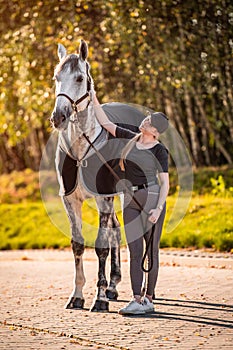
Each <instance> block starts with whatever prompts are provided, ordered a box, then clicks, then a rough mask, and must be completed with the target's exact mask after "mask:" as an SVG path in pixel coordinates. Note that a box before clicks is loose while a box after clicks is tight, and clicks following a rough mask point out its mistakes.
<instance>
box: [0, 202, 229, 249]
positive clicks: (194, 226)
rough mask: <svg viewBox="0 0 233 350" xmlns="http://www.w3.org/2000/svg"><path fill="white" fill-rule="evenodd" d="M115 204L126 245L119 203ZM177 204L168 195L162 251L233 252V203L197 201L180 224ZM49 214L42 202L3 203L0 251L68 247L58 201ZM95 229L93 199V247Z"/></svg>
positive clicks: (87, 208)
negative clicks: (164, 248)
mask: <svg viewBox="0 0 233 350" xmlns="http://www.w3.org/2000/svg"><path fill="white" fill-rule="evenodd" d="M115 202H116V203H115V208H116V212H117V214H118V218H119V220H120V222H121V226H122V233H123V234H122V244H125V237H124V232H123V225H122V216H121V211H120V203H119V200H116V201H115ZM175 204H176V196H175V195H173V196H169V198H168V201H167V215H166V221H165V225H164V230H163V234H162V239H161V247H177V248H213V249H215V250H219V251H233V211H232V198H224V197H223V198H221V197H215V196H212V195H202V196H195V197H193V198H192V199H191V202H190V204H189V206H188V210H187V213H186V215H185V216H184V218H183V219H182V220H181V217H182V216H181V217H180V216H179V211H178V210H176V211H175V213H176V214H177V213H178V217H177V215H174V206H175ZM46 210H47V212H46ZM46 210H45V207H44V205H43V203H42V202H41V201H36V202H24V203H16V204H1V206H0V217H1V222H0V249H26V248H34V249H35V248H63V247H67V246H70V232H69V223H68V219H67V217H66V214H65V212H64V209H63V206H62V204H61V202H60V199H59V198H58V199H57V201H54V202H51V203H48V204H47V205H46ZM48 214H49V215H48ZM51 219H52V221H51ZM97 228H98V214H97V210H96V205H95V202H94V200H93V199H91V200H88V201H86V202H85V203H84V206H83V235H84V238H85V242H86V245H87V246H89V247H93V246H94V242H95V238H96V234H97Z"/></svg>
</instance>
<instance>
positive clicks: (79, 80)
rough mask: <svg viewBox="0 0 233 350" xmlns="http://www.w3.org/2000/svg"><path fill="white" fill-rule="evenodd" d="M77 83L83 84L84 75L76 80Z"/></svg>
mask: <svg viewBox="0 0 233 350" xmlns="http://www.w3.org/2000/svg"><path fill="white" fill-rule="evenodd" d="M76 81H77V83H81V82H82V81H83V77H82V75H79V76H78V77H77V79H76Z"/></svg>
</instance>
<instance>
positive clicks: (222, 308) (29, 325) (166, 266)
mask: <svg viewBox="0 0 233 350" xmlns="http://www.w3.org/2000/svg"><path fill="white" fill-rule="evenodd" d="M160 257H161V259H160V260H161V268H160V273H159V279H158V285H157V299H156V301H155V308H156V312H155V313H154V314H150V315H147V316H137V317H136V316H134V317H133V316H130V317H126V316H121V315H119V314H118V313H117V311H118V310H119V308H121V307H123V306H124V305H125V303H127V302H128V301H129V300H130V284H129V275H128V256H127V252H126V249H122V274H123V278H122V282H121V283H120V284H119V288H118V290H119V300H118V301H117V302H111V303H110V312H109V313H91V312H89V308H90V307H91V305H92V301H93V298H94V297H95V285H96V280H97V258H96V256H95V253H94V251H93V250H86V252H85V257H84V260H85V264H84V268H85V274H86V279H87V281H86V285H85V289H84V292H85V299H86V303H85V309H84V310H81V311H79V310H75V311H71V310H65V309H64V304H65V303H66V301H67V298H68V296H69V294H70V292H71V290H72V280H73V260H72V253H71V251H70V250H66V251H53V250H41V251H37V250H36V251H6V252H1V253H0V268H1V271H0V272H1V274H0V279H1V295H0V298H1V299H0V302H1V304H0V306H1V318H0V326H1V327H0V349H4V350H15V349H17V350H27V349H34V350H42V349H49V350H55V349H64V350H70V349H72V350H73V349H75V350H76V349H77V350H79V349H87V350H88V349H103V350H104V349H122V350H124V349H130V350H139V349H140V350H142V349H143V350H144V349H146V350H152V349H169V350H170V349H185V350H192V349H193V350H194V349H195V350H196V349H211V350H212V349H225V350H232V349H233V274H232V270H233V256H232V255H230V254H213V253H206V252H196V251H195V252H188V251H186V252H184V251H166V250H162V251H161V254H160ZM108 265H109V264H108ZM108 273H109V272H108Z"/></svg>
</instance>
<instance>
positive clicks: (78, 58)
mask: <svg viewBox="0 0 233 350" xmlns="http://www.w3.org/2000/svg"><path fill="white" fill-rule="evenodd" d="M87 56H88V46H87V44H86V42H85V41H83V40H81V43H80V46H79V50H78V53H75V54H71V55H67V52H66V49H65V47H64V46H63V45H61V44H58V57H59V60H60V62H59V64H58V65H57V67H56V68H55V71H54V80H55V82H56V102H55V106H54V110H53V112H52V116H51V118H50V120H51V122H52V124H53V126H54V128H56V129H58V130H64V129H66V128H67V125H68V122H69V119H70V117H71V115H72V114H73V113H78V112H79V111H83V110H84V109H85V108H87V106H88V104H89V98H90V92H91V89H92V86H93V80H92V78H91V76H90V73H89V64H88V62H87V61H86V59H87Z"/></svg>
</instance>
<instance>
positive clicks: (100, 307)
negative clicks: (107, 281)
mask: <svg viewBox="0 0 233 350" xmlns="http://www.w3.org/2000/svg"><path fill="white" fill-rule="evenodd" d="M90 311H91V312H108V311H109V302H108V301H105V300H96V301H95V304H94V305H93V306H92V308H91V310H90Z"/></svg>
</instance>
